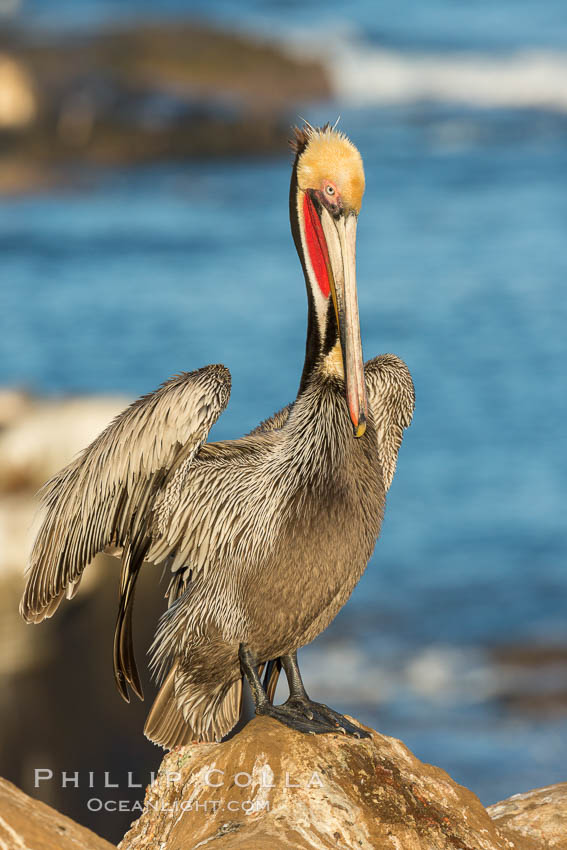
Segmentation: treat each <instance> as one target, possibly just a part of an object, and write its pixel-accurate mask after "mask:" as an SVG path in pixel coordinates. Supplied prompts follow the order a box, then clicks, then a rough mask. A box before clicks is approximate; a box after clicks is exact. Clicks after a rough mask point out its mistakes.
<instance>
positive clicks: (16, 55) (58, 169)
mask: <svg viewBox="0 0 567 850" xmlns="http://www.w3.org/2000/svg"><path fill="white" fill-rule="evenodd" d="M2 48H3V50H4V51H5V55H6V58H5V59H2V54H0V149H1V150H0V193H11V194H13V193H16V192H18V191H21V192H24V191H30V190H31V189H32V188H33V187H34V184H35V185H36V186H37V187H41V186H45V185H51V184H53V183H55V184H57V183H59V182H60V181H61V182H63V183H65V182H66V181H67V180H69V181H71V182H76V181H75V178H77V179H78V178H79V177H80V175H81V171H82V169H81V166H82V165H84V164H85V163H90V164H92V165H96V166H97V167H98V166H101V165H102V166H120V165H124V164H128V163H136V162H149V161H156V160H159V161H162V160H164V159H184V158H186V157H195V156H199V157H200V156H208V157H210V156H226V155H231V156H232V155H245V156H249V155H250V154H269V153H278V154H280V153H281V152H282V151H285V149H286V139H287V137H288V135H289V125H290V123H292V122H293V120H294V118H295V115H296V111H297V109H298V108H299V106H300V105H301V106H302V108H303V106H305V104H308V103H310V102H320V101H321V100H324V99H325V98H328V97H330V96H331V85H330V81H329V79H328V76H327V72H326V70H325V68H324V67H323V65H322V64H321V62H319V61H317V60H314V59H312V58H311V57H309V56H300V55H298V54H292V53H291V52H289V51H286V50H285V49H284V48H283V47H282V46H280V45H278V44H277V43H275V42H273V43H270V42H268V41H261V40H260V39H259V38H258V37H254V36H246V35H244V34H240V33H234V32H224V31H222V30H219V29H215V28H214V27H211V26H207V25H205V24H202V23H196V22H190V21H189V22H183V21H175V22H162V23H145V24H144V23H140V24H130V25H124V26H121V27H117V28H116V29H114V30H112V29H104V30H102V31H100V32H95V33H92V34H90V35H78V34H76V33H74V34H73V35H69V34H65V33H64V34H60V35H55V34H54V35H52V36H51V37H50V38H49V39H47V38H44V39H42V40H38V39H37V38H31V37H29V36H25V34H24V33H19V34H18V35H17V36H15V35H14V36H13V37H12V38H10V37H9V36H8V35H4V37H3V36H2V34H1V33H0V49H2ZM8 51H9V53H10V56H9V58H8ZM2 62H4V65H2ZM7 63H8V64H7ZM3 67H5V69H6V70H5V71H4V72H3V71H2V68H3ZM16 69H18V71H17V73H16ZM4 78H6V80H7V83H9V85H8V84H7V85H6V92H5V93H4V94H3V89H2V85H3V80H4ZM28 78H29V79H28ZM32 78H33V80H34V85H33V86H32V84H31V82H30V80H31V79H32ZM18 81H19V82H18ZM26 92H27V95H26V94H25V93H26ZM26 96H27V100H26V99H25V98H26ZM32 98H33V100H32ZM70 166H74V169H75V170H74V171H73V175H72V176H71V175H70V173H69V167H70ZM82 179H83V180H84V179H85V178H84V176H83V178H82Z"/></svg>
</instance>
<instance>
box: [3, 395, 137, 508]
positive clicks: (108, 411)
mask: <svg viewBox="0 0 567 850" xmlns="http://www.w3.org/2000/svg"><path fill="white" fill-rule="evenodd" d="M127 404H128V401H127V400H126V399H121V398H104V397H87V398H70V399H64V400H58V401H40V402H36V403H35V404H33V403H31V402H28V404H27V406H26V407H25V408H22V410H21V413H20V415H19V416H15V417H14V419H13V421H11V422H10V423H9V424H8V425H7V426H6V427H5V428H4V429H3V430H2V432H1V433H0V493H2V492H4V493H14V492H21V491H22V490H28V491H32V492H35V491H36V490H37V489H38V488H39V487H41V486H42V485H43V484H44V483H45V482H46V481H47V479H48V478H50V477H51V476H52V475H53V474H54V473H55V472H57V471H58V470H59V469H61V468H62V467H63V466H65V464H67V463H69V461H71V460H72V459H73V457H75V455H76V454H77V453H78V452H79V451H81V449H84V448H85V446H87V445H88V444H89V443H90V442H91V441H92V440H93V439H94V438H95V437H96V436H97V434H99V433H100V432H101V431H102V430H103V428H105V427H106V426H107V425H108V423H109V422H110V421H111V419H113V417H114V416H116V414H117V413H119V412H120V411H121V410H124V408H125V407H126V405H127Z"/></svg>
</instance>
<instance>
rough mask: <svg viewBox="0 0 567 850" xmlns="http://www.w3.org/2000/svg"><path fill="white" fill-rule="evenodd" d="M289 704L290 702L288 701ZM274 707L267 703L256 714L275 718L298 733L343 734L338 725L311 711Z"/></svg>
mask: <svg viewBox="0 0 567 850" xmlns="http://www.w3.org/2000/svg"><path fill="white" fill-rule="evenodd" d="M288 703H289V700H288ZM288 703H285V704H284V705H272V703H270V702H266V703H264V704H262V705H261V706H258V707H257V708H256V714H257V715H259V716H261V717H273V719H274V720H278V721H279V722H280V723H283V724H284V725H285V726H289V728H290V729H295V730H296V731H297V732H303V734H305V735H325V734H329V733H332V732H334V733H335V734H336V733H337V732H341V731H342V730H341V729H338V728H337V726H336V725H331V723H329V721H327V720H325V719H324V718H323V717H322V716H316V715H314V714H313V713H312V712H311V711H308V712H305V711H304V710H303V709H299V708H298V709H296V707H295V706H289V705H288Z"/></svg>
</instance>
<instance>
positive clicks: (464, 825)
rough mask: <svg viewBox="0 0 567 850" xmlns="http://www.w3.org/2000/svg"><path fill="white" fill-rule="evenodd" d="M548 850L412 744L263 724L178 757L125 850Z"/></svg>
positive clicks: (168, 760)
mask: <svg viewBox="0 0 567 850" xmlns="http://www.w3.org/2000/svg"><path fill="white" fill-rule="evenodd" d="M209 844H210V845H211V847H213V846H214V847H215V848H217V847H218V848H219V850H221V848H222V850H237V848H246V850H266V848H268V847H269V848H270V850H329V848H344V850H347V848H348V850H352V848H361V850H376V848H384V850H386V848H391V850H542V845H540V844H535V843H533V842H532V841H531V840H530V839H529V838H525V837H524V836H522V835H521V834H520V833H517V834H516V833H514V834H513V833H512V832H511V831H509V830H506V829H500V828H499V826H498V825H497V824H496V823H495V822H494V821H493V820H491V818H490V816H489V814H488V813H487V811H486V809H484V807H483V806H482V804H481V803H480V801H479V799H478V798H477V797H476V796H475V795H474V794H473V793H472V792H471V791H468V790H467V789H466V788H463V787H462V786H460V785H457V784H456V783H455V782H454V781H453V780H452V779H451V778H450V776H448V775H447V774H446V773H445V772H444V771H443V770H440V769H439V768H437V767H433V766H431V765H428V764H424V763H423V762H420V761H419V760H418V759H417V758H416V757H415V756H414V755H413V754H412V753H411V752H410V751H409V750H408V749H407V747H405V746H404V745H403V744H402V743H401V742H400V741H397V740H395V739H394V738H388V737H386V736H384V735H380V734H378V733H377V732H373V734H372V737H371V738H370V739H365V740H356V739H353V738H345V737H344V736H343V735H340V734H336V735H319V736H305V735H302V734H300V733H297V732H294V731H293V730H291V729H288V728H286V727H284V726H281V725H280V724H278V723H277V722H275V721H273V720H270V719H267V718H255V719H254V720H253V721H251V722H250V723H249V724H248V725H247V726H246V727H245V728H244V730H243V731H242V732H240V733H239V734H238V735H236V736H235V737H234V738H232V739H231V740H230V741H228V742H225V743H223V744H200V745H195V746H189V747H185V748H182V749H179V750H177V751H174V752H172V753H170V754H169V755H167V756H166V757H165V759H164V761H163V763H162V766H161V769H160V773H159V775H158V778H157V781H156V782H155V783H154V785H153V786H151V787H150V788H149V789H148V791H147V794H146V800H145V812H144V814H143V815H142V817H140V819H139V820H138V821H137V822H136V823H135V824H134V825H133V826H132V829H131V830H130V831H129V832H128V833H127V834H126V836H125V837H124V839H123V841H122V843H121V844H120V845H119V847H120V848H121V850H154V848H156V847H160V848H163V850H167V849H168V848H178V847H183V848H186V850H190V848H195V850H196V848H197V847H204V846H208V845H209Z"/></svg>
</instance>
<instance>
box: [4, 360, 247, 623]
mask: <svg viewBox="0 0 567 850" xmlns="http://www.w3.org/2000/svg"><path fill="white" fill-rule="evenodd" d="M229 396H230V372H229V371H228V369H226V368H225V367H224V366H221V365H214V366H205V367H204V368H202V369H198V370H197V371H195V372H184V373H181V374H180V375H176V376H175V377H173V378H170V379H169V380H168V381H166V382H165V383H164V384H162V385H161V386H160V387H159V388H158V389H157V390H155V392H153V393H149V394H148V395H145V396H142V398H140V399H138V400H137V401H135V402H134V403H133V404H131V405H130V407H128V408H127V409H126V410H125V411H123V413H121V414H119V416H117V417H116V418H115V419H114V420H113V421H112V422H111V423H110V425H109V426H108V427H107V428H106V429H105V430H104V431H103V432H102V434H100V435H99V436H98V437H97V438H96V439H95V440H94V441H93V442H92V443H91V445H90V446H88V447H87V448H86V449H85V450H84V452H83V453H82V454H81V455H80V456H79V457H78V458H77V459H76V460H74V461H73V462H72V463H70V464H69V465H68V466H67V467H65V468H64V469H63V470H61V472H59V473H58V474H57V475H55V476H54V477H53V478H52V479H51V480H50V481H48V482H47V484H46V485H45V487H44V488H43V491H42V493H41V498H42V502H43V505H44V508H45V518H44V520H43V522H42V525H41V527H40V529H39V532H38V534H37V537H36V540H35V543H34V547H33V550H32V554H31V560H30V565H29V567H28V571H27V583H26V588H25V591H24V596H23V598H22V602H21V604H20V611H21V613H22V616H23V617H24V618H25V619H26V620H27V621H28V622H40V621H41V620H43V619H44V618H45V617H48V616H51V615H52V614H53V613H54V611H55V609H56V608H57V605H58V604H59V601H60V600H61V599H62V598H63V597H64V596H65V592H66V590H67V589H68V588H70V591H69V592H71V593H72V592H73V589H75V586H76V584H77V583H78V581H79V580H80V577H81V573H82V571H83V570H84V568H85V567H86V566H87V565H88V564H89V563H90V561H92V559H93V558H94V556H95V555H96V554H97V553H98V552H101V551H103V549H104V548H105V547H106V546H108V545H110V544H114V545H116V546H123V547H124V546H126V545H127V544H128V542H129V541H132V540H134V539H136V538H138V537H139V536H140V535H141V534H146V535H148V536H151V533H152V529H153V525H152V523H153V517H152V513H153V512H152V509H151V508H152V504H153V499H154V497H155V495H156V491H157V489H158V488H159V487H163V485H164V484H167V482H169V481H170V480H171V478H172V476H173V475H174V474H175V471H176V470H177V469H178V468H179V466H180V465H184V464H186V465H189V464H190V463H191V460H192V458H193V457H194V456H195V454H196V453H197V452H198V451H199V449H200V447H201V445H202V444H203V443H204V442H205V440H206V438H207V435H208V432H209V430H210V428H211V427H212V425H213V424H214V423H215V421H216V420H217V419H218V417H219V416H220V414H221V413H222V411H223V410H224V408H225V407H226V405H227V403H228V399H229ZM160 509H161V510H162V512H163V511H167V510H168V505H167V502H164V500H162V502H161V508H160Z"/></svg>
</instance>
